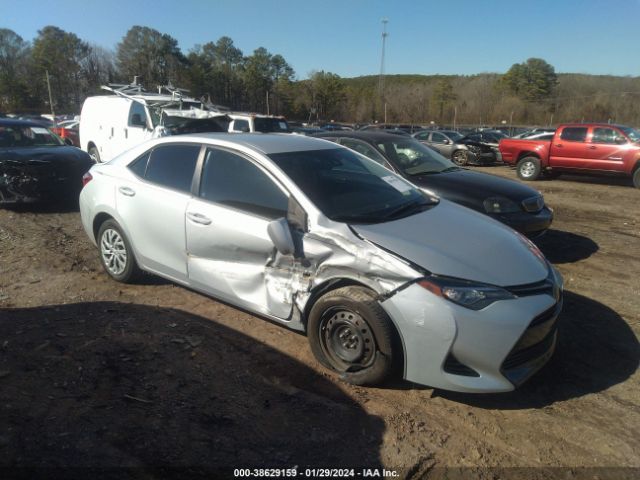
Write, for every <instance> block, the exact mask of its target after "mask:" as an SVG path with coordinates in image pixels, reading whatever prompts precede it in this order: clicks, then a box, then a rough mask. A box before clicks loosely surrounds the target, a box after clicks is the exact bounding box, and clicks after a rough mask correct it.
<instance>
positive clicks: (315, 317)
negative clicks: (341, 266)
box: [307, 286, 400, 385]
mask: <svg viewBox="0 0 640 480" xmlns="http://www.w3.org/2000/svg"><path fill="white" fill-rule="evenodd" d="M307 335H308V338H309V344H310V346H311V351H312V352H313V354H314V355H315V357H316V358H317V359H318V361H319V362H320V363H321V364H322V365H324V366H325V367H327V368H329V369H331V370H334V371H336V372H338V373H340V374H341V377H342V378H343V379H344V380H345V381H347V382H349V383H352V384H355V385H374V384H379V383H381V382H383V381H384V380H385V379H387V378H388V377H389V376H390V375H391V373H392V372H393V368H394V362H396V361H397V360H398V359H399V357H400V351H399V350H400V347H399V346H396V345H397V342H396V337H395V331H394V329H393V326H392V325H391V320H390V319H389V317H388V316H387V314H386V313H385V311H384V309H383V308H382V307H381V306H380V304H379V303H378V301H377V300H376V295H375V293H374V292H372V291H370V290H368V289H366V288H363V287H353V286H352V287H344V288H339V289H337V290H333V291H331V292H328V293H326V294H325V295H324V296H322V297H320V299H319V300H318V301H317V302H316V303H315V304H314V306H313V308H312V309H311V312H310V313H309V322H308V325H307Z"/></svg>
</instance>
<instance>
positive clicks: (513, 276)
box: [80, 134, 562, 392]
mask: <svg viewBox="0 0 640 480" xmlns="http://www.w3.org/2000/svg"><path fill="white" fill-rule="evenodd" d="M85 183H86V185H85V187H84V189H83V191H82V193H81V195H80V207H81V214H82V222H83V225H84V228H85V230H86V232H87V234H88V235H89V237H90V238H91V240H92V241H93V242H94V243H95V244H96V245H97V247H98V250H99V255H100V260H101V262H102V264H103V266H104V268H105V270H106V271H107V273H108V274H109V275H110V276H111V277H113V278H114V279H116V280H118V281H122V282H129V281H132V280H134V279H135V278H136V276H137V275H139V274H140V272H141V271H146V272H151V273H154V274H157V275H160V276H162V277H164V278H167V279H170V280H172V281H174V282H176V283H179V284H182V285H185V286H188V287H190V288H192V289H194V290H198V291H201V292H203V293H205V294H208V295H211V296H213V297H215V298H218V299H221V300H223V301H226V302H229V303H231V304H234V305H237V306H239V307H241V308H243V309H246V310H249V311H251V312H254V313H256V314H258V315H260V316H263V317H266V318H268V319H270V320H272V321H275V322H278V323H281V324H283V325H286V326H287V327H289V328H292V329H295V330H299V331H302V332H305V333H306V334H307V336H308V339H309V342H310V345H311V349H312V351H313V353H314V354H315V356H316V358H317V359H318V361H319V362H320V363H321V364H322V365H324V366H325V367H327V368H329V369H331V370H333V371H335V372H338V373H339V374H340V375H341V377H342V378H343V379H344V380H346V381H348V382H351V383H355V384H377V383H380V382H382V381H384V380H385V379H387V378H388V377H389V376H391V375H393V374H394V373H395V372H396V371H400V372H401V374H402V376H403V377H404V378H406V379H407V380H410V381H413V382H417V383H420V384H425V385H429V386H432V387H438V388H443V389H448V390H456V391H466V392H498V391H509V390H512V389H514V388H515V387H516V386H517V385H519V384H520V383H522V382H524V381H525V380H526V379H527V378H528V377H529V376H531V375H532V374H533V373H534V372H536V371H537V370H538V369H540V367H541V366H542V365H544V364H545V363H546V361H547V360H548V359H549V357H550V356H551V354H552V352H553V350H554V348H555V343H556V319H557V317H558V314H559V312H560V308H561V304H562V300H561V293H562V280H561V277H560V275H559V273H558V272H557V271H556V270H555V269H554V268H553V267H552V266H551V265H550V264H549V263H548V262H547V261H546V259H545V258H544V256H543V255H542V254H541V253H540V251H539V250H538V249H537V247H535V245H533V244H532V243H531V242H529V241H528V240H527V239H526V238H524V237H522V236H521V235H520V234H518V233H516V232H515V231H513V230H511V229H510V228H508V227H506V226H504V225H502V224H500V223H498V222H496V221H494V220H491V219H489V218H486V217H485V216H483V215H481V214H478V213H476V212H473V211H472V210H469V209H466V208H464V207H460V206H457V205H455V204H453V203H451V202H448V201H446V200H442V199H439V198H437V197H435V196H432V195H428V194H425V193H424V192H422V191H420V190H419V189H417V188H415V187H414V186H413V185H411V184H410V183H408V182H407V181H406V180H404V179H402V178H401V177H399V176H396V175H395V174H393V173H392V172H390V171H389V170H387V169H385V168H383V167H382V166H380V165H378V164H377V163H375V162H374V161H372V160H369V159H368V158H365V157H363V156H361V155H359V154H357V153H355V152H353V151H352V150H349V149H346V148H344V147H341V146H337V145H336V144H334V143H331V142H327V141H324V140H319V139H313V138H308V137H302V136H284V135H277V134H269V135H261V134H238V135H234V136H229V135H224V134H199V135H186V136H181V137H167V138H162V139H157V140H152V141H151V142H148V143H146V144H144V145H140V146H138V147H136V148H134V149H132V150H130V151H128V152H126V153H124V154H123V155H121V156H119V157H117V158H116V159H114V160H112V161H111V162H108V163H106V164H101V165H96V166H94V167H93V168H92V169H91V171H90V172H89V173H88V174H87V175H86V176H85Z"/></svg>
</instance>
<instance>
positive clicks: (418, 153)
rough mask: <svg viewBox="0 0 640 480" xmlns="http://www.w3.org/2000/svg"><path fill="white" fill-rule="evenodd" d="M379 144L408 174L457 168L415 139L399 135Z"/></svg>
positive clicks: (438, 171) (422, 173)
mask: <svg viewBox="0 0 640 480" xmlns="http://www.w3.org/2000/svg"><path fill="white" fill-rule="evenodd" d="M377 146H378V148H379V149H380V150H382V151H383V152H384V155H385V157H386V158H387V159H388V160H389V161H390V162H391V163H392V164H393V165H395V166H396V168H398V169H400V170H402V171H403V172H404V173H406V174H407V175H424V174H430V173H440V172H443V171H445V170H449V169H454V168H457V167H456V166H455V165H454V164H453V163H451V162H450V161H449V160H447V159H446V158H444V157H443V156H442V155H440V154H439V153H438V152H436V151H434V150H432V149H430V148H429V147H426V146H424V145H423V144H422V143H420V142H418V141H417V140H414V139H410V138H402V137H398V139H397V140H396V139H395V138H394V139H393V140H385V141H384V142H378V143H377Z"/></svg>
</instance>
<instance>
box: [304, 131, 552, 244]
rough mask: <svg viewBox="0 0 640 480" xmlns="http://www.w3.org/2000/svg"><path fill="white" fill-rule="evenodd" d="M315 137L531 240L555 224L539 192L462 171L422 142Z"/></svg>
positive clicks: (351, 135) (375, 136) (362, 135)
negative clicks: (352, 151) (358, 155)
mask: <svg viewBox="0 0 640 480" xmlns="http://www.w3.org/2000/svg"><path fill="white" fill-rule="evenodd" d="M434 133H435V132H434ZM313 136H314V137H317V138H323V139H326V140H331V141H334V142H336V143H339V144H340V145H344V146H345V147H348V148H351V149H352V150H355V151H356V152H358V153H361V154H362V155H365V156H366V157H369V158H370V159H371V160H374V161H376V162H378V163H380V164H381V165H383V166H385V167H386V168H388V169H390V170H392V171H393V172H395V173H397V174H398V175H401V176H403V177H404V178H405V179H407V180H408V181H410V182H411V183H413V184H415V185H417V186H418V187H421V188H424V189H426V190H428V191H430V192H433V193H435V194H436V195H440V196H441V197H444V198H446V199H447V200H451V201H452V202H456V203H458V204H460V205H464V206H465V207H468V208H471V209H473V210H476V211H478V212H480V213H484V214H486V215H488V216H490V217H491V218H493V219H495V220H498V221H500V222H502V223H504V224H506V225H509V226H510V227H511V228H514V229H515V230H518V231H519V232H521V233H523V234H525V235H527V236H528V237H530V238H535V237H538V236H540V235H542V234H543V233H545V232H546V231H547V229H548V228H549V227H550V226H551V222H552V221H553V211H552V210H551V209H550V208H549V207H547V206H546V205H545V202H544V197H543V196H542V194H541V193H540V192H538V191H537V190H534V189H533V188H529V187H528V186H526V185H523V184H521V183H520V182H516V181H513V180H508V179H506V178H502V177H497V176H495V175H489V174H486V173H480V172H474V171H471V170H467V169H464V168H460V167H458V166H456V165H454V164H453V163H452V162H451V161H449V160H447V159H446V158H444V157H442V156H441V155H440V154H438V153H437V152H435V151H433V149H431V148H428V147H429V145H424V144H422V143H421V142H418V141H417V140H414V139H411V138H402V137H398V136H397V135H389V134H388V133H385V132H379V133H378V132H371V131H367V132H362V131H358V132H332V133H328V132H325V133H319V134H315V135H313Z"/></svg>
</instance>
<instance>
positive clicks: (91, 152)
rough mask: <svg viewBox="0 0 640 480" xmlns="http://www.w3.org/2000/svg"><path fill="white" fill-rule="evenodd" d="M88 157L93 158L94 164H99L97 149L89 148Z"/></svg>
mask: <svg viewBox="0 0 640 480" xmlns="http://www.w3.org/2000/svg"><path fill="white" fill-rule="evenodd" d="M89 156H90V157H91V158H93V160H94V161H95V162H96V163H100V153H99V152H98V149H97V147H94V146H91V147H89Z"/></svg>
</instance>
